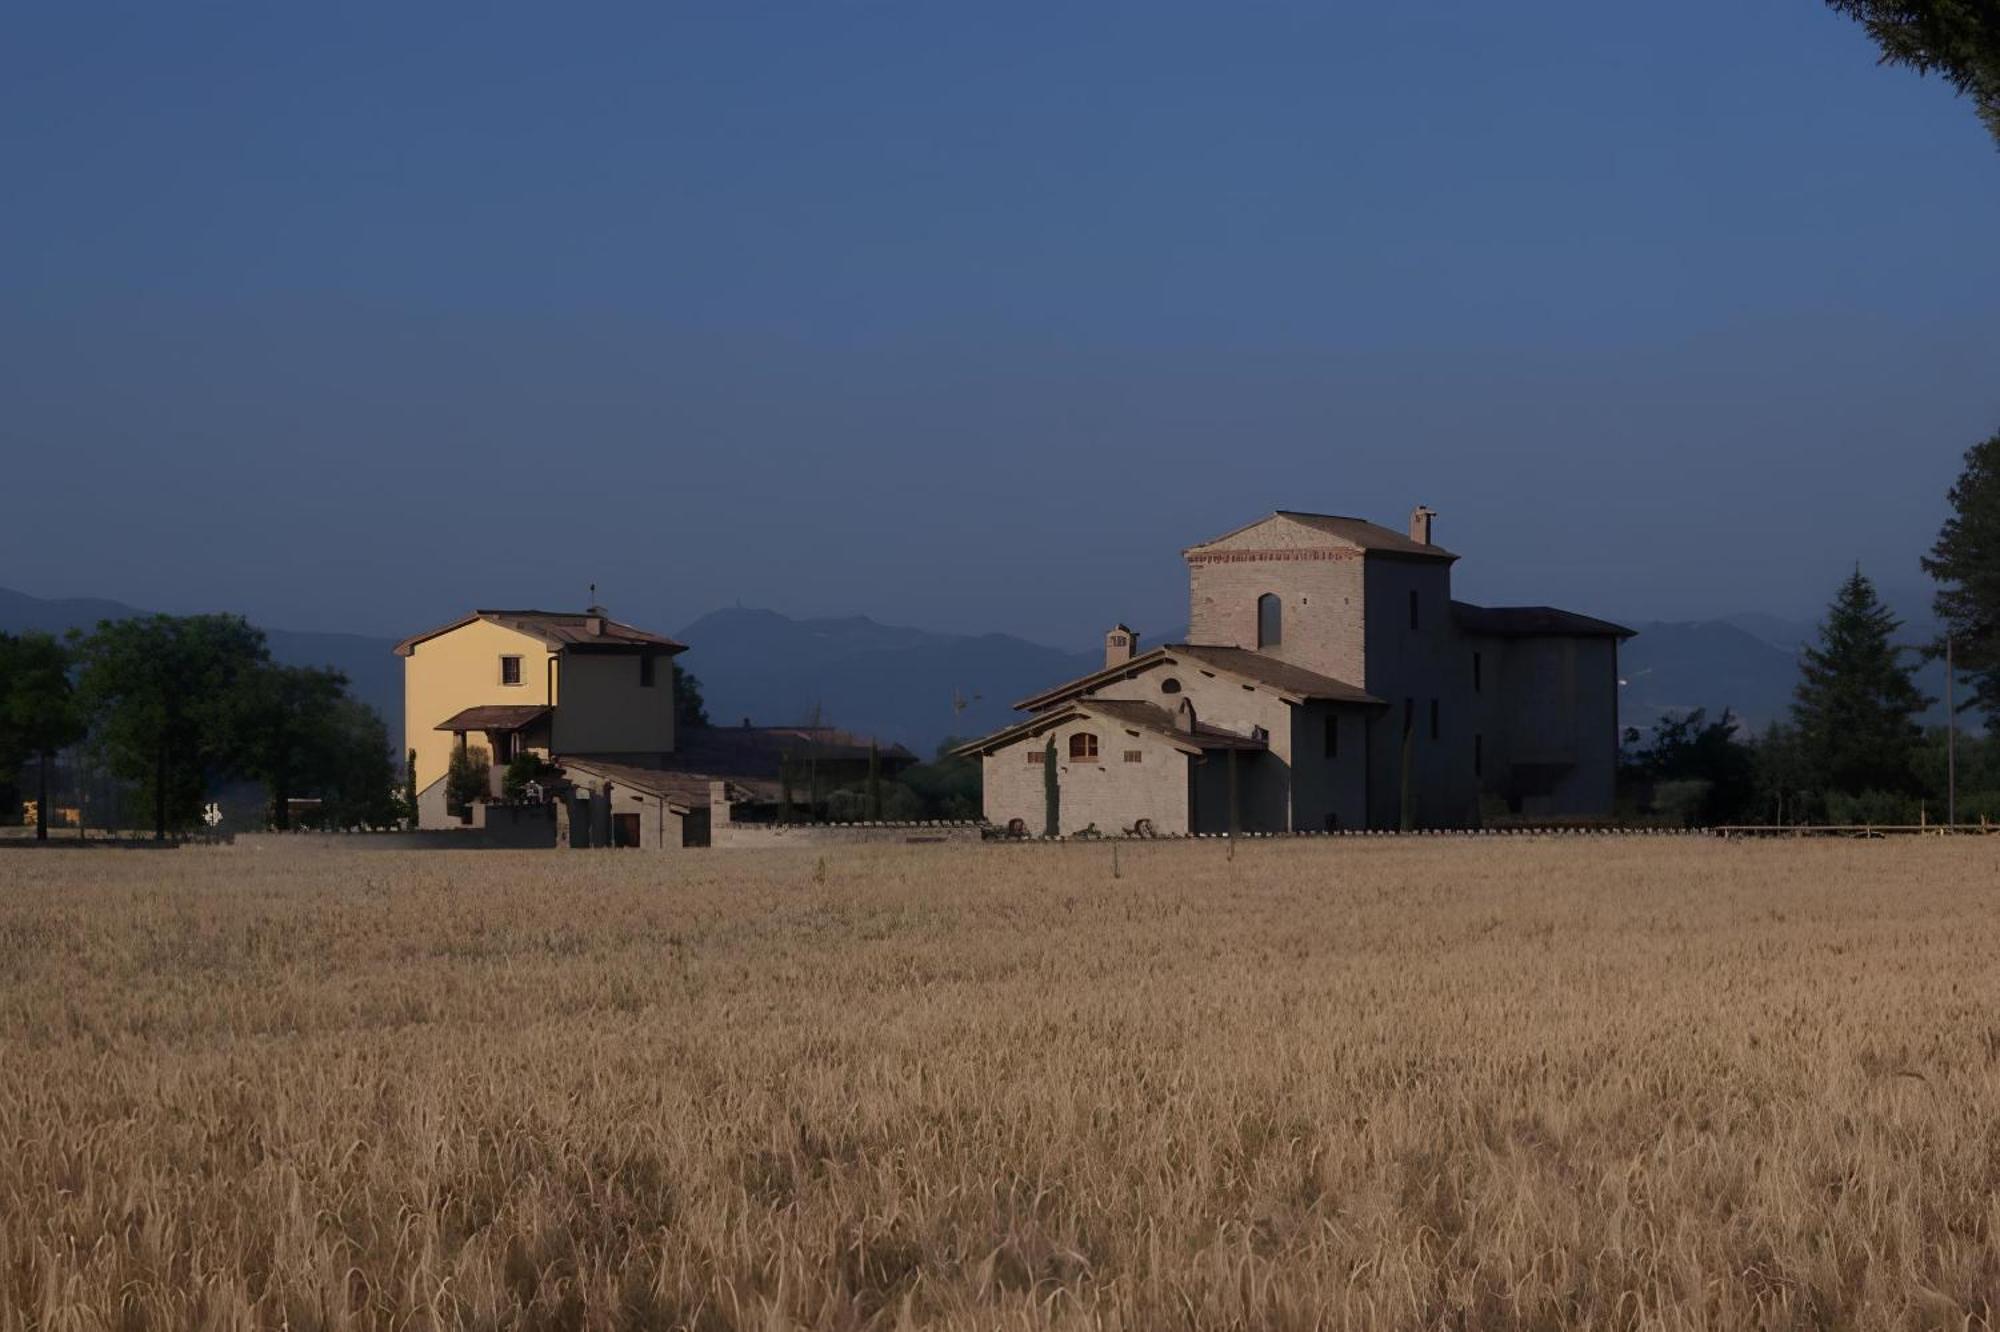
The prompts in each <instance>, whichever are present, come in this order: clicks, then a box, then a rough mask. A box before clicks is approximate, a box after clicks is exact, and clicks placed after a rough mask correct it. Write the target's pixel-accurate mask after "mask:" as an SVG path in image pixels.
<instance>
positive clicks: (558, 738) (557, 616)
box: [396, 606, 686, 828]
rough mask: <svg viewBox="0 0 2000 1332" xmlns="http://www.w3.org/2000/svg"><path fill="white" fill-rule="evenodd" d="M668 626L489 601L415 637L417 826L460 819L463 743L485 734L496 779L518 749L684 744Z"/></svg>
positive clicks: (409, 726) (647, 748) (633, 760)
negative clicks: (455, 796)
mask: <svg viewBox="0 0 2000 1332" xmlns="http://www.w3.org/2000/svg"><path fill="white" fill-rule="evenodd" d="M684 651H686V648H685V647H684V646H683V645H682V644H680V643H676V642H675V641H674V640H673V639H671V638H667V637H665V636H664V635H661V634H654V633H648V632H647V631H646V630H643V629H635V628H634V627H632V626H631V625H629V624H623V623H620V622H619V621H617V620H614V619H612V618H610V616H609V615H608V614H607V613H606V612H605V610H604V608H603V607H601V606H593V607H591V608H590V609H588V610H584V611H578V612H569V611H539V610H523V611H507V610H481V611H474V612H473V613H472V614H470V615H468V616H466V617H465V618H463V619H460V620H454V621H453V622H452V623H450V624H447V625H443V626H441V627H440V628H437V629H432V630H430V631H429V632H427V633H421V634H417V635H415V636H414V637H411V638H406V639H404V640H403V641H402V642H400V643H398V644H397V645H396V655H397V656H399V657H402V658H403V716H404V727H405V730H406V736H405V740H404V747H405V749H406V750H407V751H409V752H413V753H414V754H415V755H416V774H417V782H418V792H417V813H418V825H419V826H420V827H425V828H442V827H448V826H451V825H454V824H457V823H458V822H460V820H459V819H455V818H452V817H451V816H450V815H449V814H447V813H446V810H445V785H444V781H445V771H446V769H447V768H448V767H449V765H450V763H451V756H452V752H453V751H454V750H456V749H463V748H466V747H467V746H468V745H472V744H478V745H479V746H480V747H481V748H484V749H485V750H486V751H487V753H488V755H489V756H490V758H491V761H492V764H493V783H494V786H493V790H494V793H495V794H498V792H499V789H500V788H499V783H500V779H501V775H502V772H503V770H504V769H505V768H506V766H507V764H508V762H509V761H511V760H512V759H513V758H514V757H515V756H516V755H519V754H523V753H530V752H532V753H535V754H539V755H540V756H541V757H543V758H544V759H548V760H551V761H554V760H555V759H557V758H558V757H559V756H561V755H566V754H567V755H585V754H591V755H600V756H603V757H604V758H606V759H607V760H610V761H616V762H619V763H624V764H629V765H634V766H641V767H643V766H654V765H657V764H659V763H660V762H661V761H662V760H664V759H665V758H666V757H667V756H668V755H669V754H671V753H672V752H673V749H674V673H673V657H674V656H675V655H676V654H677V653H680V652H684Z"/></svg>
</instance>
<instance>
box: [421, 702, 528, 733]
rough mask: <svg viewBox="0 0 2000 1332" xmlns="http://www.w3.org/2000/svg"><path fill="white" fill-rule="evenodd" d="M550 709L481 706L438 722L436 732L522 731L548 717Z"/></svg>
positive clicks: (512, 704)
mask: <svg viewBox="0 0 2000 1332" xmlns="http://www.w3.org/2000/svg"><path fill="white" fill-rule="evenodd" d="M549 712H550V709H549V708H548V707H547V706H546V705H543V704H535V703H482V704H480V705H479V706H478V707H475V708H467V709H465V711H463V712H455V713H453V714H452V715H451V716H449V717H447V718H445V719H444V720H443V721H441V722H439V723H438V724H437V725H436V726H434V727H432V728H431V729H432V730H436V731H488V732H494V733H504V732H507V731H525V730H526V729H528V727H530V726H533V725H534V724H535V723H536V722H538V721H540V720H541V719H542V718H544V717H546V716H548V715H549Z"/></svg>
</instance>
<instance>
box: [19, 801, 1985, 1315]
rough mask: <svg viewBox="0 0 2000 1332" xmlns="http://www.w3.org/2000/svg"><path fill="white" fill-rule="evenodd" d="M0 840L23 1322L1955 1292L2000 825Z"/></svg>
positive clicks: (1883, 1300)
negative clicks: (305, 841)
mask: <svg viewBox="0 0 2000 1332" xmlns="http://www.w3.org/2000/svg"><path fill="white" fill-rule="evenodd" d="M1112 854H1113V853H1112V850H1111V848H1110V847H1108V846H1090V845H1069V846H1022V847H1006V848H980V847H881V848H867V847H854V848H843V849H838V850H831V851H827V852H825V853H824V854H823V855H822V854H818V853H813V852H809V851H808V852H795V851H786V852H770V853H764V852H743V853H728V852H714V853H698V854H689V855H685V856H678V857H654V856H650V855H645V854H642V853H615V852H594V853H569V854H557V853H522V854H513V853H465V854H430V855H423V854H408V855H404V854H394V853H387V852H366V851H362V852H355V851H338V850H316V849H309V848H299V849H277V850H264V851H251V850H247V849H212V850H192V849H190V850H183V851H179V852H172V853H162V854H134V853H86V852H69V853H59V852H58V853H34V852H15V853H11V854H8V855H5V856H0V1144H4V1148H5V1151H4V1154H0V1329H8V1330H10V1332H11V1330H12V1329H26V1328H37V1329H96V1328H105V1329H114V1328H115V1329H139V1328H160V1329H167V1328H176V1329H177V1328H192V1327H218V1328H278V1327H292V1328H362V1327H366V1328H433V1327H475V1328H543V1327H556V1328H614V1327H634V1328H638V1327H645V1328H653V1327H660V1328H667V1327H688V1328H702V1329H722V1328H759V1329H763V1328H787V1327H804V1328H826V1329H833V1328H868V1327H882V1328H894V1327H931V1326H935V1327H952V1328H988V1327H995V1328H1022V1329H1032V1328H1084V1327H1091V1328H1099V1327H1102V1328H1123V1329H1135V1330H1147V1329H1170V1328H1279V1329H1289V1328H1322V1327H1323V1328H1346V1327H1381V1328H1400V1327H1437V1328H1489V1327H1493V1328H1499V1327H1507V1328H1513V1327H1522V1328H1558V1327H1565V1328H1566V1327H1616V1328H1717V1329H1725V1328H1747V1327H1801V1328H1803V1327H1815V1328H1820V1327H1859V1328H1892V1327H1893V1328H1939V1327H1964V1326H1986V1325H1988V1324H1989V1323H1990V1321H1991V1320H1992V1318H1993V1310H1994V1305H1995V1303H1996V1301H2000V1239H1996V1236H2000V1187H1997V1186H2000V1127H1996V1114H2000V964H1996V958H1997V957H2000V841H1987V840H1985V839H1971V838H1968V839H1961V840H1958V841H1942V840H1931V841H1915V840H1908V841H1896V842H1864V843H1837V844H1836V843H1770V844H1754V843H1751V844H1746V843H1722V842H1714V841H1707V840H1681V839H1675V840H1664V839H1662V840H1635V841H1610V840H1606V841H1599V840H1589V839H1574V838H1564V839H1555V840H1550V841H1536V840H1529V839H1508V840H1504V841H1497V842H1496V841H1470V840H1443V839H1441V840H1429V839H1424V840H1414V841H1398V840H1380V841H1374V840H1370V841H1360V840H1355V841H1332V842H1329V841H1324V840H1320V841H1310V842H1301V843H1290V842H1258V843H1251V844H1247V845H1245V846H1243V847H1241V848H1239V849H1238V851H1237V852H1236V854H1235V855H1234V857H1233V858H1230V857H1227V856H1226V855H1225V848H1224V847H1223V846H1221V845H1219V844H1215V843H1194V844H1186V843H1182V844H1165V845H1142V846H1129V845H1128V846H1125V847H1122V848H1121V849H1120V850H1119V852H1118V856H1119V864H1118V869H1119V875H1118V877H1115V878H1114V877H1113V864H1112Z"/></svg>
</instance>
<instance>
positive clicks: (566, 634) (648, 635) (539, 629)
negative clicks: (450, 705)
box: [396, 610, 687, 657]
mask: <svg viewBox="0 0 2000 1332" xmlns="http://www.w3.org/2000/svg"><path fill="white" fill-rule="evenodd" d="M476 620H485V621H486V622H487V623H489V624H497V625H499V626H501V627H502V628H504V629H512V630H514V631H515V632H517V633H523V634H526V635H528V636H529V637H530V638H538V639H540V640H541V641H542V642H544V643H546V644H548V645H549V646H550V647H553V648H579V649H583V650H586V651H619V650H625V649H631V648H648V647H650V648H657V649H659V650H660V651H662V652H664V653H666V654H667V655H668V656H672V655H673V654H674V653H676V652H685V651H687V644H685V643H677V642H675V641H674V640H673V639H671V638H668V637H667V636H666V635H664V634H656V633H652V632H649V631H648V630H645V629H638V628H634V627H633V626H632V625H629V624H625V623H624V622H622V621H619V620H614V619H612V618H611V617H610V616H608V615H598V614H594V613H593V612H591V611H542V610H476V611H474V612H472V614H470V615H466V616H462V617H460V618H459V619H456V620H453V621H452V622H451V623H450V624H445V625H439V626H438V627H437V628H435V629H430V630H426V631H425V632H424V633H421V634H414V635H412V636H411V637H409V638H406V639H404V640H403V641H402V642H400V643H398V644H396V655H397V656H399V657H407V656H409V655H410V653H411V652H412V651H413V650H414V649H415V648H416V646H417V644H419V643H422V642H424V641H425V640H426V639H432V638H437V637H438V636H440V635H442V634H448V633H450V632H451V631H452V630H454V629H462V628H464V627H465V626H466V625H468V624H471V623H473V622H474V621H476ZM592 620H598V621H600V622H601V625H602V631H601V632H597V633H593V632H591V621H592Z"/></svg>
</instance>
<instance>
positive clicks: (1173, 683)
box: [1160, 675, 1181, 694]
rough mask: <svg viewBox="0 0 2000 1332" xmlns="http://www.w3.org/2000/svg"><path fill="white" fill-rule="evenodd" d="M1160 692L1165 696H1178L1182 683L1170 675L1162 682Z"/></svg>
mask: <svg viewBox="0 0 2000 1332" xmlns="http://www.w3.org/2000/svg"><path fill="white" fill-rule="evenodd" d="M1160 692H1161V693H1163V694H1178V693H1180V692H1181V682H1180V681H1179V680H1176V679H1175V678H1174V677H1173V676H1171V675H1169V676H1168V677H1167V678H1166V679H1164V680H1162V681H1160Z"/></svg>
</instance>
